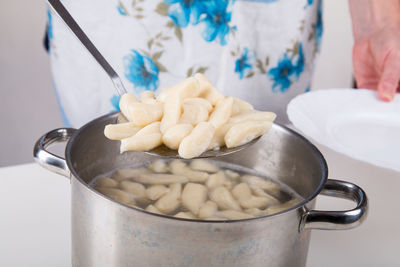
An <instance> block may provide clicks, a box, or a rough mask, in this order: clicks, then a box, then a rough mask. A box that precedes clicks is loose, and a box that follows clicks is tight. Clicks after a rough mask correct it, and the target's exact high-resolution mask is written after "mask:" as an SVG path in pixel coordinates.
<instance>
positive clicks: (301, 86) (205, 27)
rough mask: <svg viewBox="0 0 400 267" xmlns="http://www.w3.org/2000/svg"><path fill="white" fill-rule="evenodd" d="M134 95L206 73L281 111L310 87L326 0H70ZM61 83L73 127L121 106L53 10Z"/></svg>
mask: <svg viewBox="0 0 400 267" xmlns="http://www.w3.org/2000/svg"><path fill="white" fill-rule="evenodd" d="M63 4H64V5H65V7H66V8H67V9H68V10H69V12H70V13H71V14H72V16H73V17H74V18H75V20H76V21H77V23H78V24H79V25H80V26H81V28H82V29H83V30H84V31H85V33H86V34H87V35H88V37H89V38H90V39H91V40H92V42H93V43H94V44H95V46H96V47H97V48H98V49H99V51H100V52H101V53H102V54H103V56H104V57H105V58H106V59H107V61H109V63H110V64H111V65H112V67H113V68H114V69H115V70H116V72H117V73H118V74H119V75H120V77H121V79H122V81H123V83H124V85H125V87H126V89H127V90H128V92H131V93H135V94H139V93H140V92H142V91H144V90H150V91H155V92H156V94H157V92H158V91H159V90H161V89H162V88H167V87H170V86H172V85H174V84H176V83H178V82H180V81H182V80H183V79H185V78H186V77H189V76H191V75H193V74H195V73H197V72H202V73H204V74H205V75H206V76H207V77H208V78H209V79H210V80H211V81H212V83H213V84H214V85H215V86H216V88H217V89H218V90H219V91H221V92H222V93H223V94H224V95H230V96H236V97H239V98H241V99H243V100H245V101H248V102H250V103H251V104H252V105H253V106H254V107H255V108H256V109H259V110H264V111H273V112H275V113H277V119H276V121H277V122H278V123H283V124H285V123H287V122H288V119H287V115H286V106H287V104H288V102H289V101H290V100H291V99H292V98H293V97H295V96H296V95H298V94H301V93H304V92H306V91H308V90H309V88H310V82H311V78H312V72H313V67H314V62H315V59H316V55H317V52H318V50H319V47H320V40H321V36H322V14H321V8H322V7H321V1H319V0H246V1H245V0H233V1H232V0H121V1H117V0H96V1H94V0H80V1H76V0H74V1H73V0H64V1H63ZM48 39H49V44H50V45H49V47H50V59H51V67H52V74H53V79H54V85H55V89H56V92H57V96H58V101H59V104H60V108H61V113H62V116H63V119H64V123H65V124H66V126H68V127H70V126H72V127H80V126H82V125H83V124H85V123H87V122H89V121H90V120H93V119H94V118H96V117H99V116H101V115H104V114H106V113H109V112H112V111H115V110H118V108H119V107H118V102H119V96H118V94H117V93H116V91H115V89H114V87H113V84H112V82H111V80H110V79H109V77H108V76H107V74H106V73H105V72H104V70H103V69H102V68H101V67H100V66H99V65H98V64H97V63H96V61H95V60H94V59H93V58H92V56H91V55H90V54H89V53H88V52H87V51H86V50H85V48H84V47H83V46H82V44H80V43H79V41H78V40H77V39H76V38H75V36H74V35H73V34H72V33H71V32H70V31H69V30H68V29H67V27H66V26H65V25H64V24H63V22H62V21H61V19H60V18H58V17H57V16H56V15H54V14H52V11H48Z"/></svg>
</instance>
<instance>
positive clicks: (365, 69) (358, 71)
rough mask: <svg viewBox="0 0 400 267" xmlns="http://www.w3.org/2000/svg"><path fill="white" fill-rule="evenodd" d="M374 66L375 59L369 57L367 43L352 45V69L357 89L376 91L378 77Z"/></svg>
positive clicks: (369, 52)
mask: <svg viewBox="0 0 400 267" xmlns="http://www.w3.org/2000/svg"><path fill="white" fill-rule="evenodd" d="M375 65H376V63H375V59H374V58H373V57H372V56H371V50H370V47H369V43H368V41H362V42H358V43H356V44H354V47H353V69H354V76H355V79H356V81H357V88H364V89H374V90H376V89H377V87H378V82H379V77H378V75H377V71H376V68H375Z"/></svg>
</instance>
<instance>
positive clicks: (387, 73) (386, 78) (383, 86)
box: [378, 53, 400, 101]
mask: <svg viewBox="0 0 400 267" xmlns="http://www.w3.org/2000/svg"><path fill="white" fill-rule="evenodd" d="M399 81H400V55H399V54H398V53H391V54H389V55H388V57H387V59H386V61H385V63H384V65H383V71H382V74H381V78H380V80H379V84H378V94H379V97H380V98H381V99H382V100H384V101H392V100H393V98H394V96H395V94H396V90H397V87H398V86H399Z"/></svg>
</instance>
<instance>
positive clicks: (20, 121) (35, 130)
mask: <svg viewBox="0 0 400 267" xmlns="http://www.w3.org/2000/svg"><path fill="white" fill-rule="evenodd" d="M323 4H324V8H323V11H324V12H323V14H324V36H323V41H322V52H321V55H320V57H319V60H318V63H317V69H316V72H315V75H314V82H313V86H312V89H322V88H340V87H349V86H351V84H352V82H351V81H352V67H351V47H352V42H353V41H352V35H351V24H350V16H349V8H348V3H347V0H340V1H323ZM46 18H47V15H46V8H45V1H43V0H18V1H14V0H1V8H0V84H1V85H0V123H1V124H0V129H1V130H0V148H1V149H0V167H1V166H8V165H13V164H19V163H26V162H31V161H32V160H33V159H32V147H33V144H34V143H35V141H36V140H37V139H38V137H39V136H41V135H42V134H44V133H45V132H47V131H49V130H52V129H54V128H58V127H62V126H63V125H62V121H61V116H60V112H59V109H58V105H57V99H56V95H55V93H54V90H53V88H52V80H51V73H50V67H49V59H48V56H47V54H46V52H45V50H44V48H43V36H44V31H45V24H46ZM104 75H105V74H104Z"/></svg>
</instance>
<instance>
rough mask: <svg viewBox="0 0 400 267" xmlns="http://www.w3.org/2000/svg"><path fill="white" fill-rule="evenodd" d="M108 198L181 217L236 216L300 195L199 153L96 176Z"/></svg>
mask: <svg viewBox="0 0 400 267" xmlns="http://www.w3.org/2000/svg"><path fill="white" fill-rule="evenodd" d="M94 188H95V189H96V190H97V191H98V192H100V193H102V194H104V195H106V196H108V197H109V198H111V199H113V200H115V201H117V202H120V203H123V204H125V205H128V206H131V207H135V208H138V209H143V210H146V211H148V212H151V213H156V214H163V215H168V216H173V217H178V218H185V219H199V220H211V221H212V220H240V219H248V218H255V217H259V216H264V215H269V214H273V213H277V212H280V211H282V210H285V209H288V208H290V207H292V206H293V205H295V204H296V203H298V202H299V199H297V198H292V199H289V200H288V199H286V200H285V201H284V203H282V202H281V201H280V200H279V196H280V194H281V193H282V191H281V188H280V186H279V185H278V184H277V183H274V182H272V181H269V180H266V179H263V178H261V177H258V176H254V175H249V174H239V173H237V172H235V171H232V170H230V169H221V168H220V167H219V166H217V165H215V164H213V163H212V162H210V161H207V160H203V159H196V160H192V161H191V162H190V163H186V162H184V161H181V160H173V161H170V162H166V161H162V160H157V161H154V162H152V163H151V164H149V165H147V166H146V167H140V168H127V169H120V170H117V171H116V172H114V173H113V174H112V176H110V177H100V178H97V179H95V181H94Z"/></svg>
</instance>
